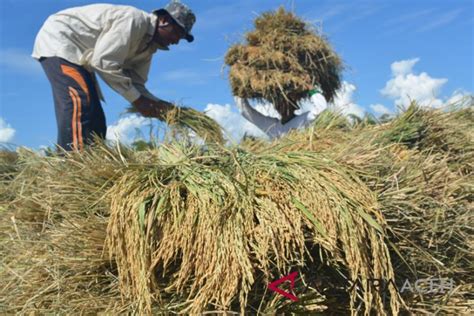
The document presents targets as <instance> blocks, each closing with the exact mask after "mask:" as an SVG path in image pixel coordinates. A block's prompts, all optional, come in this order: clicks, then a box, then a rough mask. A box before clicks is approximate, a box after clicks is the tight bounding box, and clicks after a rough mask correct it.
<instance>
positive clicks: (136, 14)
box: [58, 3, 149, 20]
mask: <svg viewBox="0 0 474 316" xmlns="http://www.w3.org/2000/svg"><path fill="white" fill-rule="evenodd" d="M87 12H89V13H95V14H97V13H99V15H102V14H105V15H107V16H109V17H113V18H119V17H123V18H134V19H143V20H145V19H146V18H147V16H148V15H149V13H148V12H146V11H143V10H141V9H138V8H136V7H133V6H130V5H117V4H108V3H95V4H88V5H84V6H80V7H73V8H69V9H66V10H63V11H60V12H58V13H59V14H61V13H87Z"/></svg>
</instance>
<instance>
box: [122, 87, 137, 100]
mask: <svg viewBox="0 0 474 316" xmlns="http://www.w3.org/2000/svg"><path fill="white" fill-rule="evenodd" d="M122 95H123V97H124V98H125V99H127V101H128V102H130V103H133V102H135V101H136V100H138V98H139V97H140V96H141V95H142V94H141V93H140V91H138V90H137V88H135V87H132V88H130V89H129V90H127V91H125V92H124V93H123V94H122Z"/></svg>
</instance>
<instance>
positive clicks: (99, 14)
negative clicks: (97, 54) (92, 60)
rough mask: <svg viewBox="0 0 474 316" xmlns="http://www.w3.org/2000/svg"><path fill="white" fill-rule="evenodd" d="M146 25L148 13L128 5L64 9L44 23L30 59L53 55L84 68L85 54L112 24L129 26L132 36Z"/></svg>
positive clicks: (139, 33) (126, 39) (144, 28)
mask: <svg viewBox="0 0 474 316" xmlns="http://www.w3.org/2000/svg"><path fill="white" fill-rule="evenodd" d="M150 22H151V21H150V15H149V14H148V13H146V12H144V11H141V10H139V9H136V8H134V7H131V6H119V5H111V4H92V5H87V6H82V7H75V8H70V9H66V10H63V11H60V12H58V13H56V14H53V15H51V16H50V17H49V18H48V19H47V20H46V22H45V23H44V25H43V26H42V28H41V30H40V32H39V33H38V36H37V37H36V41H35V46H34V50H33V55H32V56H33V57H34V58H37V59H39V58H40V57H52V56H56V57H61V58H64V59H66V60H68V61H70V62H73V63H77V64H80V65H84V64H87V56H85V55H86V52H87V51H88V50H92V49H94V47H95V45H96V43H97V41H98V40H99V38H100V36H101V34H102V33H103V32H104V31H107V30H108V29H110V28H111V27H112V26H113V24H114V23H127V24H130V27H133V28H134V29H135V31H134V34H136V35H142V36H143V35H144V34H145V33H146V32H147V30H148V29H149V28H150V27H152V26H151V24H150ZM124 36H126V34H124ZM121 40H123V41H130V40H131V39H129V38H122V39H121ZM135 40H136V39H135Z"/></svg>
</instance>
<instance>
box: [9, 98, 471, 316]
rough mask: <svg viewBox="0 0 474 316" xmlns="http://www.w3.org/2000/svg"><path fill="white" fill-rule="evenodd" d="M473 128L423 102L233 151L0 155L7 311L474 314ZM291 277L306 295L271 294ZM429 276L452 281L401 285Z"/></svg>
mask: <svg viewBox="0 0 474 316" xmlns="http://www.w3.org/2000/svg"><path fill="white" fill-rule="evenodd" d="M472 121H473V108H472V106H471V107H469V108H465V109H458V110H454V111H449V112H441V111H428V110H422V109H420V108H418V107H416V105H412V106H411V107H410V108H409V109H408V110H407V111H406V112H405V113H404V114H402V115H401V116H399V117H397V118H395V119H393V120H392V121H390V122H387V123H384V124H375V125H374V124H370V123H368V121H364V120H361V121H360V123H358V124H354V123H350V122H348V121H347V120H346V119H345V118H344V117H342V116H339V115H336V114H333V113H330V112H326V113H324V114H323V115H321V116H320V117H319V119H318V120H317V122H316V123H315V125H314V127H312V128H310V129H308V130H306V131H302V132H295V133H293V134H291V135H289V136H288V137H287V138H285V139H281V140H279V141H276V142H274V143H265V142H261V141H260V142H247V143H244V144H243V145H242V146H239V147H236V148H224V147H220V146H218V147H214V146H211V145H208V146H206V147H205V148H202V147H199V146H189V145H188V143H187V142H185V141H173V142H170V143H167V144H164V145H162V146H160V147H159V148H156V149H152V150H145V151H140V152H136V151H133V150H131V149H129V148H126V147H123V146H116V147H108V146H106V145H97V146H96V147H95V148H91V149H89V150H87V151H86V152H84V153H82V154H78V153H70V154H69V155H67V156H65V157H56V156H51V157H40V156H38V155H37V154H35V153H33V152H29V151H27V150H20V151H19V152H18V154H8V153H7V154H2V155H0V166H1V168H0V172H1V174H0V179H1V180H2V181H1V183H0V192H1V196H2V200H1V204H0V257H1V258H2V259H1V260H2V261H1V262H2V265H1V266H0V280H2V281H1V286H0V311H1V312H2V313H16V312H21V313H40V314H45V313H50V314H52V313H61V314H76V313H88V314H89V313H107V314H116V313H140V314H142V313H144V314H157V313H160V312H184V313H191V314H198V313H202V312H204V311H214V312H216V313H218V312H220V313H222V312H223V311H234V312H245V313H250V314H256V313H258V312H261V313H291V312H300V313H309V312H322V313H328V314H331V313H332V314H340V313H351V312H352V313H354V314H355V313H357V314H358V313H365V314H369V313H374V314H397V313H398V312H399V311H405V310H410V311H412V312H415V313H433V312H443V313H451V314H453V313H454V314H459V313H469V308H472V303H473V301H472V296H471V295H472V294H471V293H472V289H473V284H474V280H473V277H472V276H473V275H474V274H473V273H472V272H473V271H472V262H473V259H474V258H473V257H472V253H474V252H473V251H472V250H473V249H472V228H471V227H472V222H473V219H472V209H473V208H472V206H473V205H472V203H473V186H472V183H474V181H473V180H474V179H473V174H472V165H473V162H474V161H473V156H472V155H473V147H472V146H473V142H472V137H473V135H474V131H473V126H474V124H472ZM293 271H297V272H298V273H299V274H298V278H297V281H296V284H295V288H294V289H293V293H294V294H295V295H296V296H297V297H298V298H299V301H298V302H292V301H290V300H288V299H286V298H284V297H283V296H281V295H278V294H276V293H274V292H271V291H269V290H268V288H267V286H268V284H269V283H270V282H272V281H274V280H276V279H279V278H281V277H282V276H284V275H287V274H288V273H289V272H293ZM426 278H431V279H433V278H449V279H452V281H453V285H454V286H453V287H452V288H449V289H448V290H447V291H445V292H439V291H438V292H431V293H428V292H426V291H425V292H423V291H404V292H400V288H401V287H402V286H403V284H404V282H405V281H406V280H410V281H411V282H412V284H413V283H414V282H415V281H416V280H418V279H426ZM370 279H381V280H394V282H395V283H396V285H397V286H398V289H396V288H395V287H393V286H388V287H387V288H384V289H380V287H375V286H373V283H370V282H369V281H368V280H370ZM428 283H429V282H428ZM352 285H354V286H352ZM425 285H426V282H425ZM282 288H284V289H289V288H288V287H285V286H282Z"/></svg>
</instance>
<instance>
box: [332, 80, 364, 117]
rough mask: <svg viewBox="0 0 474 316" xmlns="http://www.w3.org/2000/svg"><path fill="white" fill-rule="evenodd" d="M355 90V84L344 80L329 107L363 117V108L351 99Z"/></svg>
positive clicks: (346, 113)
mask: <svg viewBox="0 0 474 316" xmlns="http://www.w3.org/2000/svg"><path fill="white" fill-rule="evenodd" d="M356 90H357V88H356V86H355V85H353V84H352V83H348V82H346V81H344V82H343V83H342V86H341V88H340V89H339V91H338V92H337V95H336V98H335V99H334V102H333V103H332V105H331V107H333V108H334V109H335V110H337V111H340V112H341V113H342V114H345V115H349V114H355V115H357V116H359V117H363V116H364V112H365V111H364V109H363V108H362V107H360V106H359V105H358V104H356V103H355V102H354V101H353V94H354V92H355V91H356Z"/></svg>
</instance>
